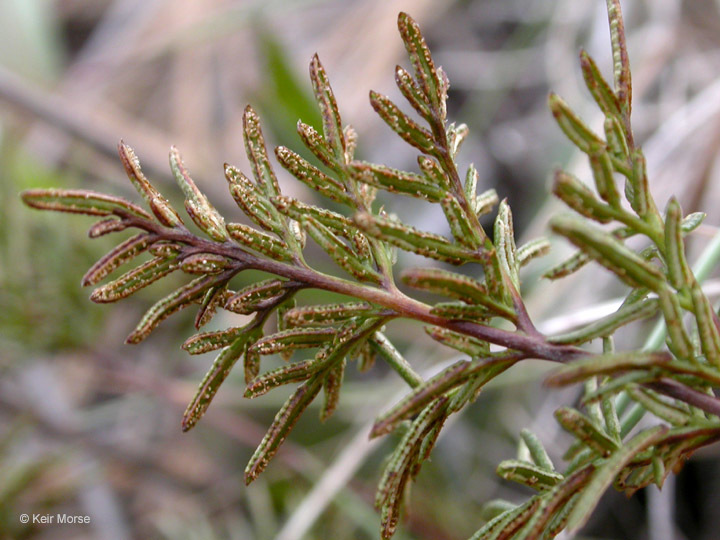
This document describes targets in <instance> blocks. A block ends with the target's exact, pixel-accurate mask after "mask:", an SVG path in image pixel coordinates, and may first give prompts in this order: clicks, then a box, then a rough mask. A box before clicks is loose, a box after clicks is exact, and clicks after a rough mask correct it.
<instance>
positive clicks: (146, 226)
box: [117, 211, 588, 362]
mask: <svg viewBox="0 0 720 540" xmlns="http://www.w3.org/2000/svg"><path fill="white" fill-rule="evenodd" d="M117 213H118V215H120V216H121V217H123V219H125V220H126V221H128V223H129V225H130V226H133V227H137V228H140V229H143V230H146V231H148V232H151V233H154V234H156V235H158V236H159V237H160V238H162V239H164V240H169V241H174V242H180V243H183V244H185V245H189V246H193V247H194V248H196V249H197V250H198V251H202V252H206V253H213V254H217V255H222V256H224V257H226V258H228V259H232V260H235V261H237V262H238V264H239V265H240V266H242V267H244V268H252V269H255V270H262V271H265V272H268V273H271V274H275V275H277V276H280V277H284V278H287V279H290V280H293V281H296V282H299V283H303V284H306V285H307V286H309V287H314V288H317V289H324V290H327V291H332V292H336V293H340V294H346V295H348V296H352V297H355V298H357V299H359V300H365V301H368V302H371V303H373V304H377V305H379V306H383V307H385V308H388V309H390V310H392V311H393V312H394V313H395V314H397V315H398V316H402V317H406V318H408V319H414V320H417V321H422V322H425V323H429V324H432V325H436V326H441V327H444V328H448V329H450V330H454V331H456V332H460V333H461V334H466V335H469V336H473V337H476V338H479V339H482V340H483V341H488V342H490V343H494V344H496V345H501V346H503V347H507V348H508V349H513V350H517V351H521V352H523V353H525V354H526V355H527V356H528V357H532V358H538V359H543V360H550V361H553V362H567V361H569V360H572V359H575V358H578V357H580V356H585V355H587V354H588V353H587V352H585V351H583V350H581V349H578V348H576V347H572V346H568V345H555V344H552V343H549V342H548V341H547V340H546V339H545V337H544V336H542V335H540V334H533V335H528V334H525V333H524V332H512V331H508V330H502V329H499V328H493V327H491V326H485V325H481V324H476V323H471V322H467V321H453V320H448V319H445V318H443V317H440V316H437V315H434V314H432V313H431V312H430V310H431V307H430V306H428V305H427V304H424V303H422V302H419V301H418V300H415V299H413V298H410V297H409V296H407V295H405V294H403V293H402V292H401V291H399V290H397V289H391V290H385V289H380V288H376V287H370V286H366V285H360V284H357V283H353V282H351V281H347V280H344V279H341V278H337V277H334V276H329V275H327V274H323V273H320V272H317V271H315V270H313V269H311V268H308V267H305V266H296V265H292V264H288V263H284V262H278V261H274V260H270V259H264V258H260V257H257V256H255V255H253V254H251V253H249V252H248V251H245V250H244V249H243V248H242V247H241V246H239V245H237V244H235V243H233V242H229V241H228V242H224V243H218V242H213V241H211V240H206V239H204V238H200V237H198V236H195V235H194V234H192V233H191V232H189V231H188V230H187V229H185V228H184V227H176V228H173V229H170V228H166V227H163V226H162V225H160V224H157V223H155V222H151V221H148V220H144V219H142V218H138V217H135V216H132V215H130V214H127V213H125V212H122V211H117ZM193 251H194V250H193Z"/></svg>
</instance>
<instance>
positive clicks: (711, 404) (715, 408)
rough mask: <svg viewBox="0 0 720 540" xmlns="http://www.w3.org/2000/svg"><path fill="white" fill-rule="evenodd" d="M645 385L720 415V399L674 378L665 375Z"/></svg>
mask: <svg viewBox="0 0 720 540" xmlns="http://www.w3.org/2000/svg"><path fill="white" fill-rule="evenodd" d="M643 386H645V387H647V388H650V389H651V390H655V391H656V392H659V393H661V394H664V395H666V396H670V397H672V398H675V399H678V400H680V401H682V402H684V403H687V404H688V405H692V406H693V407H697V408H698V409H701V410H703V411H705V412H707V413H710V414H714V415H715V416H720V399H718V398H716V397H713V396H710V395H708V394H704V393H702V392H699V391H698V390H695V389H694V388H690V387H689V386H685V385H684V384H682V383H679V382H677V381H675V380H673V379H668V378H666V377H663V378H662V379H660V380H657V381H654V382H651V383H646V384H645V385H643Z"/></svg>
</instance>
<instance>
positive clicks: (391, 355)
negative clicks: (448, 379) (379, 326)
mask: <svg viewBox="0 0 720 540" xmlns="http://www.w3.org/2000/svg"><path fill="white" fill-rule="evenodd" d="M369 343H370V345H371V346H372V348H373V349H375V351H377V352H378V353H379V354H380V356H382V357H383V359H384V360H385V362H387V364H388V366H390V367H391V368H392V369H394V370H395V371H396V372H397V373H398V375H400V377H402V378H403V380H404V381H405V382H406V383H408V384H409V385H410V387H411V388H417V387H418V386H420V385H421V384H422V383H423V382H425V381H423V378H422V377H421V376H420V375H418V374H417V373H415V371H413V368H412V366H410V363H409V362H408V361H407V360H405V357H403V355H402V354H400V352H399V351H398V350H397V349H396V348H395V347H394V346H393V344H392V343H390V340H389V339H388V338H386V337H385V334H383V333H382V332H375V335H374V336H373V338H372V339H371V340H370V341H369Z"/></svg>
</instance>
